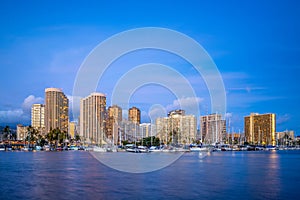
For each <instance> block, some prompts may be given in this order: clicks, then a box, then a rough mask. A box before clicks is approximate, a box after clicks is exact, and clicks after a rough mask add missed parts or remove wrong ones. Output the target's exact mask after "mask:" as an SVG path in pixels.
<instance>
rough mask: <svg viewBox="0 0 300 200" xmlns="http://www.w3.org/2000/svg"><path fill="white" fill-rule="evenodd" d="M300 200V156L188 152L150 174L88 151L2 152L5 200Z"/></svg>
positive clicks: (0, 179)
mask: <svg viewBox="0 0 300 200" xmlns="http://www.w3.org/2000/svg"><path fill="white" fill-rule="evenodd" d="M118 154H120V155H122V156H125V157H126V156H128V155H129V154H130V153H118ZM106 156H108V154H106ZM140 156H146V155H143V154H140ZM153 156H154V155H152V156H151V157H149V158H151V162H153ZM142 162H144V164H145V162H147V159H143V160H142ZM137 164H138V163H137ZM299 197H300V151H270V152H266V151H261V152H213V153H211V154H210V155H209V156H207V157H205V158H203V159H200V158H199V156H198V154H197V153H185V154H183V155H182V156H181V157H180V158H179V159H178V160H176V161H175V162H173V163H172V164H170V165H169V166H167V167H165V168H162V169H160V170H156V171H153V172H148V173H126V172H121V171H118V170H115V169H112V168H110V167H108V166H106V165H104V164H102V163H101V162H99V161H98V160H97V159H95V158H94V156H93V155H91V154H90V153H89V152H83V151H67V152H0V199H1V200H2V199H298V198H299Z"/></svg>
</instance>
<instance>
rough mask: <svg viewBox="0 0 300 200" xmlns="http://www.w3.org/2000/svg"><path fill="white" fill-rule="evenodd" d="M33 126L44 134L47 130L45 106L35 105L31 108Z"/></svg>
mask: <svg viewBox="0 0 300 200" xmlns="http://www.w3.org/2000/svg"><path fill="white" fill-rule="evenodd" d="M31 126H32V127H33V128H35V129H37V130H38V131H40V132H42V131H43V130H44V129H45V105H43V104H33V105H32V107H31Z"/></svg>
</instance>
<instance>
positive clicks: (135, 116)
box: [128, 107, 141, 124]
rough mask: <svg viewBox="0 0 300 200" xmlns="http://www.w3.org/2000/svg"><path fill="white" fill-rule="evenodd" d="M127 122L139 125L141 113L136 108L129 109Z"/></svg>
mask: <svg viewBox="0 0 300 200" xmlns="http://www.w3.org/2000/svg"><path fill="white" fill-rule="evenodd" d="M128 121H130V122H133V123H136V124H140V123H141V111H140V109H138V108H137V107H132V108H129V110H128Z"/></svg>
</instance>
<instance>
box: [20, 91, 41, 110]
mask: <svg viewBox="0 0 300 200" xmlns="http://www.w3.org/2000/svg"><path fill="white" fill-rule="evenodd" d="M37 103H40V104H42V103H44V99H43V98H42V97H35V96H34V95H29V96H28V97H26V98H25V99H24V101H23V104H22V109H23V111H25V112H28V111H30V110H31V106H32V105H33V104H37Z"/></svg>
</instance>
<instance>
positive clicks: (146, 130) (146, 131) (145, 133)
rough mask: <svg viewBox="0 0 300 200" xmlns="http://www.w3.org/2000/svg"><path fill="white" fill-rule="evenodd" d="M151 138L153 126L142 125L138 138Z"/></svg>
mask: <svg viewBox="0 0 300 200" xmlns="http://www.w3.org/2000/svg"><path fill="white" fill-rule="evenodd" d="M150 136H151V124H150V123H142V124H140V127H139V134H138V138H139V139H142V138H146V137H150Z"/></svg>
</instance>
